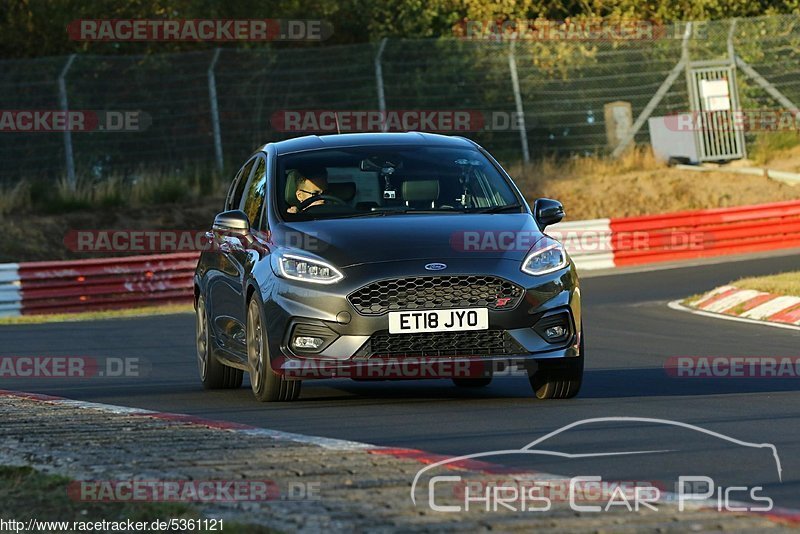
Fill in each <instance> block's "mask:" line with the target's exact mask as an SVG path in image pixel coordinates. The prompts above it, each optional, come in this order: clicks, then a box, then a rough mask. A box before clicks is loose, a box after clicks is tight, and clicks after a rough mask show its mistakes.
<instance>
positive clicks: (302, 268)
mask: <svg viewBox="0 0 800 534" xmlns="http://www.w3.org/2000/svg"><path fill="white" fill-rule="evenodd" d="M273 258H274V260H273V268H275V267H277V269H275V273H276V274H278V275H279V276H282V277H284V278H288V279H289V280H302V281H303V282H312V283H314V284H335V283H336V282H338V281H339V280H341V279H342V278H344V275H343V274H342V273H341V272H339V270H338V269H337V268H336V267H334V266H333V265H331V264H330V263H327V262H325V261H322V260H316V259H312V258H308V257H306V256H300V255H297V254H289V253H285V252H274V253H273Z"/></svg>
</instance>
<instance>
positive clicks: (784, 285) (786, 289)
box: [731, 271, 800, 297]
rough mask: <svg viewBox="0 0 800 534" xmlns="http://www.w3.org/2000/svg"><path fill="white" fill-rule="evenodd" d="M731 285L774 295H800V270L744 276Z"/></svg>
mask: <svg viewBox="0 0 800 534" xmlns="http://www.w3.org/2000/svg"><path fill="white" fill-rule="evenodd" d="M731 285H733V286H736V287H738V288H740V289H754V290H756V291H764V292H765V293H772V294H774V295H791V296H794V297H800V271H794V272H789V273H781V274H774V275H772V276H760V277H752V278H742V279H741V280H736V281H735V282H731Z"/></svg>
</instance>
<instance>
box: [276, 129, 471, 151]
mask: <svg viewBox="0 0 800 534" xmlns="http://www.w3.org/2000/svg"><path fill="white" fill-rule="evenodd" d="M381 145H386V146H397V145H425V146H451V147H462V148H463V147H475V143H473V142H472V141H470V140H469V139H466V138H464V137H457V136H449V135H439V134H431V133H422V132H403V133H352V134H335V135H306V136H304V137H295V138H293V139H287V140H285V141H278V142H277V143H269V144H267V145H264V146H263V147H262V148H261V150H262V151H266V149H267V146H272V147H273V148H274V149H275V152H276V153H277V154H279V155H280V154H289V153H291V152H301V151H304V150H315V149H322V148H346V147H355V146H381Z"/></svg>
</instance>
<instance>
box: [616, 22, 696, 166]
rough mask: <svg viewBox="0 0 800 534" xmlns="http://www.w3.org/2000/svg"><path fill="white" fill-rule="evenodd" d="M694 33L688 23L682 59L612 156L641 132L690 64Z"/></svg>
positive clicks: (684, 34)
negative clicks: (690, 42)
mask: <svg viewBox="0 0 800 534" xmlns="http://www.w3.org/2000/svg"><path fill="white" fill-rule="evenodd" d="M691 34H692V23H691V22H688V23H686V30H685V31H684V33H683V43H682V44H681V59H680V61H678V63H676V64H675V66H674V67H672V70H671V71H670V73H669V75H668V76H667V78H666V79H665V80H664V83H662V84H661V87H659V88H658V91H656V94H654V95H653V98H651V99H650V102H648V103H647V105H646V106H645V107H644V109H643V110H642V112H641V113H640V114H639V116H638V117H636V121H635V122H634V123H633V126H632V127H631V131H630V132H628V134H627V135H626V136H625V138H624V139H623V140H622V141H620V143H619V144H618V145H617V147H616V148H615V149H614V151H613V152H612V153H611V156H612V157H614V158H617V157H619V156H620V154H622V153H623V152H624V151H625V149H626V148H628V145H630V144H631V142H633V138H634V137H636V134H637V133H639V130H641V129H642V126H644V123H645V121H647V119H649V118H650V115H652V114H653V111H655V109H656V106H658V104H660V103H661V100H662V99H663V98H664V96H665V95H666V94H667V91H669V88H670V87H672V84H673V83H675V80H676V79H677V78H678V75H679V74H680V73H681V71H682V70H684V69H685V68H686V66H687V65H688V64H689V36H690V35H691Z"/></svg>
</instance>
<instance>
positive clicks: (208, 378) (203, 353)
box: [195, 295, 244, 389]
mask: <svg viewBox="0 0 800 534" xmlns="http://www.w3.org/2000/svg"><path fill="white" fill-rule="evenodd" d="M195 329H196V333H197V335H196V346H197V369H198V371H199V372H200V381H201V382H202V383H203V387H204V388H206V389H236V388H239V387H241V386H242V380H243V379H244V372H242V371H241V370H240V369H234V368H233V367H228V366H227V365H223V364H221V363H220V362H219V360H217V357H216V356H215V355H214V346H213V344H212V343H211V333H210V329H209V325H208V310H207V309H206V301H205V299H204V298H203V296H202V295H201V296H200V297H198V298H197V307H196V311H195Z"/></svg>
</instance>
